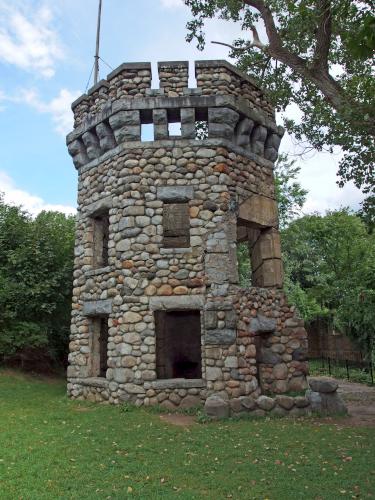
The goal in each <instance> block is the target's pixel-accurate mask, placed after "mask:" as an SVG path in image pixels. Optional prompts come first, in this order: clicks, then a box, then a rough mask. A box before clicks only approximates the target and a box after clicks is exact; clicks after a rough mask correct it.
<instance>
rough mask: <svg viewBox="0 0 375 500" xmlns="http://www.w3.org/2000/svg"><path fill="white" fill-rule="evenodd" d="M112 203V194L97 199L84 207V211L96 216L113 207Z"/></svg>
mask: <svg viewBox="0 0 375 500" xmlns="http://www.w3.org/2000/svg"><path fill="white" fill-rule="evenodd" d="M112 204H113V201H112V196H106V197H105V198H102V199H101V200H97V201H94V202H93V203H90V204H89V205H86V206H85V207H83V211H84V212H85V213H86V214H87V215H89V216H90V217H96V216H97V215H101V214H102V213H103V212H107V211H108V210H109V209H110V208H112Z"/></svg>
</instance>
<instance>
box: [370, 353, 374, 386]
mask: <svg viewBox="0 0 375 500" xmlns="http://www.w3.org/2000/svg"><path fill="white" fill-rule="evenodd" d="M370 375H371V385H374V372H373V369H372V360H371V359H370Z"/></svg>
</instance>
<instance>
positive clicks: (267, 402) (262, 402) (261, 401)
mask: <svg viewBox="0 0 375 500" xmlns="http://www.w3.org/2000/svg"><path fill="white" fill-rule="evenodd" d="M275 404H276V403H275V400H274V399H272V398H269V397H268V396H259V398H258V399H257V405H258V406H259V408H260V409H261V410H265V411H270V410H272V408H273V407H274V406H275Z"/></svg>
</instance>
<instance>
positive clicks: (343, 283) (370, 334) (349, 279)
mask: <svg viewBox="0 0 375 500" xmlns="http://www.w3.org/2000/svg"><path fill="white" fill-rule="evenodd" d="M282 241H283V253H284V259H285V262H286V266H287V269H288V272H287V276H288V280H289V285H290V284H292V286H291V290H290V291H291V292H292V295H291V299H292V301H293V300H294V301H295V302H296V303H297V306H298V307H299V309H300V310H301V309H302V310H301V313H302V314H303V308H304V307H305V306H306V304H307V306H308V307H307V309H306V311H307V314H308V315H310V318H308V317H306V316H305V319H310V320H311V319H313V317H314V315H315V316H316V317H318V316H324V317H325V318H326V319H327V321H329V322H330V323H331V324H332V325H333V326H335V327H336V328H338V329H339V330H341V331H343V332H344V333H347V334H349V335H350V336H351V337H352V338H354V339H355V340H356V341H357V342H358V343H359V344H360V345H361V347H362V349H363V351H364V352H367V353H370V352H371V349H373V348H374V340H375V307H374V306H375V287H374V283H375V237H374V235H371V234H368V231H367V228H366V226H365V224H364V223H363V222H362V221H361V219H360V218H359V217H358V216H356V215H355V214H352V213H350V212H349V211H348V210H347V209H346V210H338V211H333V212H328V213H327V214H326V215H325V216H322V215H319V214H313V215H306V216H304V217H301V218H300V219H297V220H295V221H293V222H291V224H290V225H289V226H288V227H287V228H286V229H285V230H284V231H283V234H282ZM298 290H303V291H304V293H305V295H304V296H303V297H302V300H301V301H300V302H301V303H299V302H298V300H299V299H300V298H299V297H298V293H296V294H295V296H293V293H294V292H295V291H297V292H298ZM301 306H302V307H301Z"/></svg>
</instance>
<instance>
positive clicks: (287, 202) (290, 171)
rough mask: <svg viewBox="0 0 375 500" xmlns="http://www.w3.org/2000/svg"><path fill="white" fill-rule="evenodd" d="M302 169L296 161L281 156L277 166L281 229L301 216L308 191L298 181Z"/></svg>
mask: <svg viewBox="0 0 375 500" xmlns="http://www.w3.org/2000/svg"><path fill="white" fill-rule="evenodd" d="M300 171H301V167H298V166H296V161H295V160H290V159H289V158H288V156H287V155H285V154H281V155H280V156H279V158H278V159H277V162H276V165H275V171H274V172H275V186H276V200H277V206H278V209H279V222H280V227H281V228H284V227H286V226H287V225H288V224H289V222H291V221H292V220H293V219H295V218H296V217H298V216H299V215H300V214H301V210H302V207H303V205H304V203H305V201H306V196H307V193H308V191H307V190H306V189H303V188H302V186H301V184H300V183H299V182H298V181H297V180H296V179H297V176H298V174H299V173H300Z"/></svg>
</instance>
